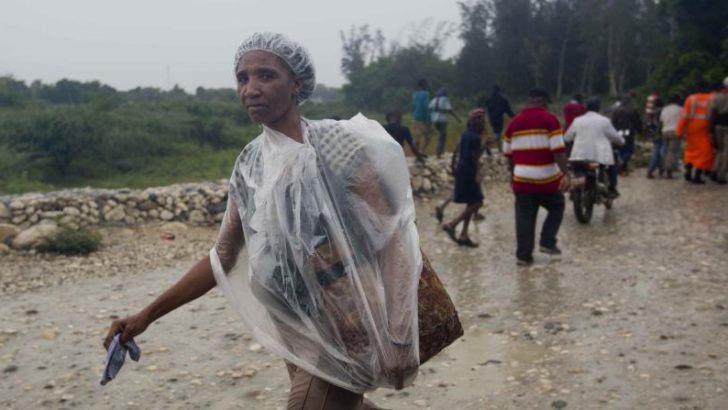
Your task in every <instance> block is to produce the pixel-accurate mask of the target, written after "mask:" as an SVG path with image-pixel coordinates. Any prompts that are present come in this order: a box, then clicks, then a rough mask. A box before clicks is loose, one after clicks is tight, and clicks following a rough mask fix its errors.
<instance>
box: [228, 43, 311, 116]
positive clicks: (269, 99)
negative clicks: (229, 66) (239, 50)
mask: <svg viewBox="0 0 728 410" xmlns="http://www.w3.org/2000/svg"><path fill="white" fill-rule="evenodd" d="M235 76H236V77H237V80H238V96H239V97H240V101H242V103H243V105H244V106H245V109H246V110H247V111H248V115H250V118H251V119H252V120H253V121H255V122H256V123H258V124H265V125H271V124H275V123H276V122H277V121H279V120H281V119H282V118H283V117H284V116H285V114H286V113H288V112H289V111H290V110H291V109H295V107H296V95H298V93H299V92H300V90H301V82H300V81H299V80H298V79H297V78H295V77H294V76H293V73H291V70H290V68H289V67H288V66H287V65H286V64H285V63H284V62H283V61H281V59H280V58H279V57H278V56H276V55H273V54H271V53H267V52H265V51H260V50H255V51H250V52H248V53H245V55H243V57H242V58H241V59H240V63H239V64H238V68H237V70H236V73H235Z"/></svg>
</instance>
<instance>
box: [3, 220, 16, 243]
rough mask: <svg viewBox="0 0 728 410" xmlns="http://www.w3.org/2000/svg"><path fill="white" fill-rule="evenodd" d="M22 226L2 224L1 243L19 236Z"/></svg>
mask: <svg viewBox="0 0 728 410" xmlns="http://www.w3.org/2000/svg"><path fill="white" fill-rule="evenodd" d="M19 233H20V228H18V227H17V226H15V225H11V224H0V243H5V241H7V240H10V239H13V238H15V237H16V236H18V234H19Z"/></svg>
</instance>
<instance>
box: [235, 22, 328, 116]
mask: <svg viewBox="0 0 728 410" xmlns="http://www.w3.org/2000/svg"><path fill="white" fill-rule="evenodd" d="M253 50H261V51H265V52H268V53H271V54H274V55H276V56H278V57H280V59H281V60H283V61H284V62H285V63H286V64H288V66H289V67H290V68H291V71H293V74H294V75H295V76H296V77H298V78H299V79H300V80H301V82H302V87H301V92H300V93H299V94H298V96H296V103H298V104H299V105H300V104H302V103H303V102H304V101H306V100H307V99H308V98H309V97H311V94H313V90H314V89H315V88H316V70H315V69H314V67H313V62H312V61H311V57H310V56H309V54H308V51H307V50H306V49H305V48H304V47H303V46H302V45H300V44H298V43H296V42H295V41H292V40H290V39H288V38H287V37H286V36H284V35H283V34H279V33H255V34H253V35H252V36H250V37H248V38H247V39H246V40H245V41H243V43H242V44H240V47H238V52H237V53H235V62H234V63H235V65H234V66H233V72H235V71H237V69H238V64H240V59H241V58H243V55H245V53H247V52H249V51H253Z"/></svg>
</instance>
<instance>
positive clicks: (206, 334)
mask: <svg viewBox="0 0 728 410" xmlns="http://www.w3.org/2000/svg"><path fill="white" fill-rule="evenodd" d="M620 189H621V191H622V194H623V195H622V197H621V198H619V200H618V201H617V203H616V205H615V209H613V210H612V211H608V212H604V210H603V208H599V209H597V211H596V212H595V215H594V218H593V220H592V223H591V224H590V225H580V224H578V223H577V222H576V220H575V218H574V217H573V212H572V209H571V205H570V204H567V210H566V214H565V218H564V223H563V225H562V230H561V233H560V235H559V238H560V243H559V246H560V247H561V248H562V250H563V251H564V255H563V256H562V257H561V258H558V259H553V258H549V257H547V256H544V255H539V254H536V264H535V265H534V266H532V267H529V268H517V267H516V265H515V257H514V256H513V251H514V246H515V238H514V225H513V210H512V202H511V196H510V194H509V192H508V190H507V188H506V187H504V186H498V187H486V197H487V199H486V201H487V202H489V204H488V209H487V211H486V214H487V219H486V220H485V221H483V222H479V223H477V225H476V227H475V230H474V233H473V234H472V237H473V239H475V240H476V241H479V242H480V244H481V246H480V248H478V249H476V250H472V249H466V248H460V247H458V246H457V245H455V244H453V243H452V242H450V240H449V239H448V237H447V236H446V235H445V234H444V233H443V232H441V231H440V229H439V227H438V225H437V224H436V222H435V220H434V219H433V218H432V217H431V216H430V214H431V212H432V206H433V202H421V203H419V204H418V215H419V226H420V233H421V237H422V241H423V244H424V248H425V250H426V251H427V252H428V254H429V255H430V257H431V258H432V259H433V263H434V265H435V268H436V270H437V271H438V272H439V273H440V276H441V277H442V279H443V281H444V282H446V285H447V286H448V289H449V290H450V292H451V295H452V296H453V298H454V299H455V302H456V304H457V306H458V307H459V310H460V314H461V316H462V319H463V324H464V326H465V328H466V334H465V337H464V338H462V339H461V340H459V341H457V342H456V343H455V344H454V345H453V346H451V347H450V348H448V349H447V350H446V351H445V352H444V353H442V354H441V355H439V356H438V357H436V358H435V359H433V360H432V361H431V362H429V363H427V364H426V365H424V366H423V367H422V368H421V372H420V375H419V377H418V379H417V381H416V383H415V386H414V387H411V388H408V389H406V390H403V391H400V392H394V391H391V390H380V391H377V392H374V393H372V394H369V395H368V396H369V397H370V398H371V399H372V400H374V401H375V402H376V403H377V404H379V405H381V406H382V407H386V408H394V409H418V408H430V409H455V408H456V409H491V408H492V409H549V408H567V409H686V410H687V409H691V410H692V409H726V408H728V392H727V391H728V374H726V369H728V190H727V189H725V188H723V187H716V186H712V185H707V186H688V185H686V184H685V183H684V182H683V181H677V180H676V181H660V180H658V181H648V180H646V179H644V178H643V177H638V176H633V177H629V178H624V179H623V180H622V181H621V187H620ZM457 208H459V207H456V206H454V205H452V206H451V208H450V209H448V211H449V212H448V214H447V215H446V216H451V215H452V214H453V213H454V212H455V211H456V210H457ZM185 265H188V263H185V264H184V265H183V266H185ZM180 272H181V270H174V271H169V270H165V271H157V272H148V273H142V274H130V275H128V276H124V277H121V276H115V277H111V278H106V279H100V278H95V279H87V280H79V281H76V282H74V283H67V284H63V285H60V286H56V287H52V288H47V289H42V290H38V291H33V292H26V293H21V294H16V295H6V296H0V300H1V301H2V303H0V317H2V321H3V323H2V325H0V407H2V408H11V409H28V408H49V409H61V408H66V409H72V408H78V409H85V408H115V409H148V408H164V409H178V408H185V409H187V408H213V409H235V408H245V409H277V408H285V398H286V389H287V388H288V381H287V377H286V373H285V370H284V367H283V365H282V363H281V361H280V360H279V359H277V358H275V357H273V356H272V355H270V354H268V353H267V352H266V351H265V349H262V348H260V346H258V345H257V344H256V343H255V341H254V340H252V339H251V337H250V336H249V335H248V333H247V331H246V330H245V329H244V328H243V327H242V325H241V324H240V323H239V321H238V320H237V317H236V316H235V314H234V313H233V312H232V310H231V309H229V308H228V306H227V303H226V301H225V299H224V298H223V297H222V295H221V294H220V293H219V292H217V291H213V292H212V293H211V294H210V295H208V296H207V297H205V298H203V299H200V300H199V301H197V302H195V303H193V304H191V305H190V306H186V307H184V308H182V309H181V310H180V311H178V312H175V313H173V314H171V315H170V316H168V317H165V318H163V319H162V320H160V321H159V322H158V323H157V324H155V325H153V326H152V327H151V328H150V329H149V330H148V331H147V332H146V333H145V334H144V335H143V336H141V337H140V338H138V340H137V341H138V342H139V344H140V346H141V347H142V350H143V354H142V360H141V362H140V363H133V362H128V363H127V365H126V366H125V367H124V369H123V370H122V373H121V374H120V377H119V379H117V380H115V381H113V382H111V383H110V384H109V385H107V386H106V387H103V388H102V387H100V386H99V385H98V375H99V373H100V370H101V368H102V364H103V352H102V350H101V347H100V343H101V338H102V336H103V334H104V333H105V330H106V326H108V324H109V322H110V316H112V315H114V314H116V315H124V314H128V313H132V312H133V311H135V310H136V309H137V308H138V307H140V306H142V305H143V304H144V303H146V302H148V301H149V300H150V299H151V298H152V297H153V295H156V294H157V293H158V292H159V291H161V290H162V289H163V288H165V287H166V286H168V285H169V283H171V282H172V281H173V280H174V279H175V278H176V277H178V276H179V274H180Z"/></svg>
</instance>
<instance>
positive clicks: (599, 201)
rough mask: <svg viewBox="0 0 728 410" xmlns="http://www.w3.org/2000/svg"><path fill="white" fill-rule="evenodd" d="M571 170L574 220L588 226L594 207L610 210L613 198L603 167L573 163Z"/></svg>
mask: <svg viewBox="0 0 728 410" xmlns="http://www.w3.org/2000/svg"><path fill="white" fill-rule="evenodd" d="M570 165H571V168H572V170H573V172H574V174H575V177H574V179H573V182H572V186H571V200H572V202H573V203H574V214H575V216H576V220H577V221H579V222H580V223H582V224H588V223H589V221H590V220H591V217H592V214H593V213H594V205H604V206H605V207H606V208H607V209H612V204H613V201H614V199H615V198H614V197H613V196H612V195H610V193H609V187H608V184H607V172H606V167H605V166H604V165H600V164H598V163H596V162H581V161H574V162H572V163H571V164H570Z"/></svg>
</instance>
